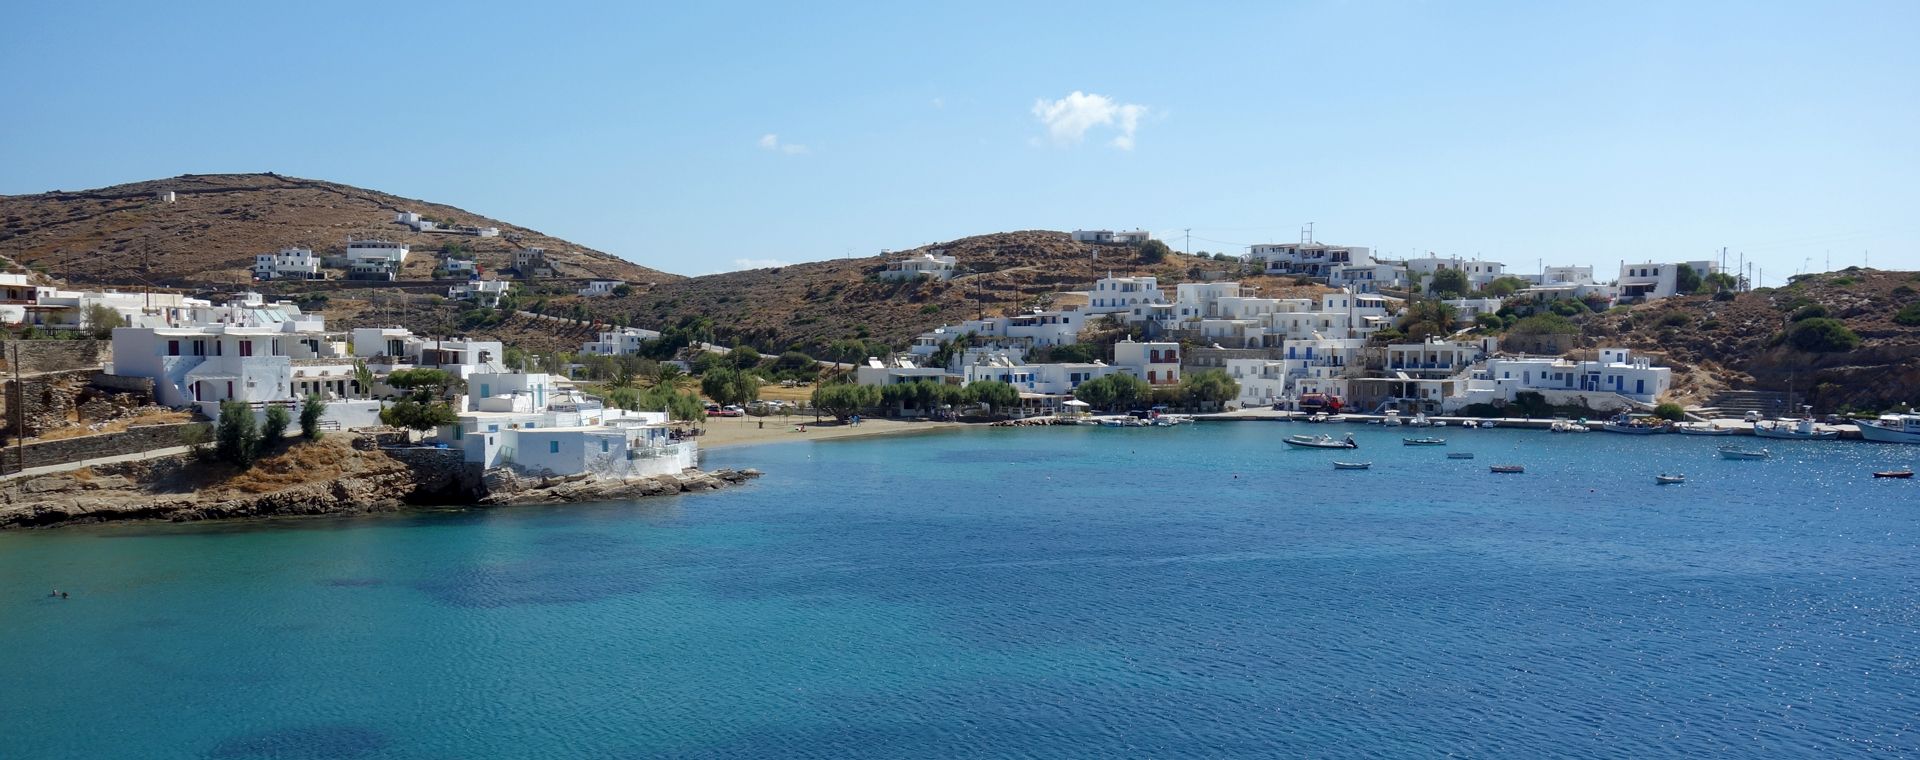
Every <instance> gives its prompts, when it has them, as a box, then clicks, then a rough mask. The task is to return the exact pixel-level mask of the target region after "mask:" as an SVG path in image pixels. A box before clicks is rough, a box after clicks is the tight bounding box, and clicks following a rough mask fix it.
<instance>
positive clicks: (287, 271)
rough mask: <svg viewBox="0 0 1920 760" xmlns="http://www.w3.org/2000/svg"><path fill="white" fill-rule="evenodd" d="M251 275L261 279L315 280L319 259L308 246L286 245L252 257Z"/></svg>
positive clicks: (318, 275) (317, 273) (318, 268)
mask: <svg viewBox="0 0 1920 760" xmlns="http://www.w3.org/2000/svg"><path fill="white" fill-rule="evenodd" d="M253 276H254V277H257V278H259V279H262V280H316V279H319V278H320V259H319V257H317V256H314V255H313V251H312V250H311V249H308V248H297V247H292V246H289V247H286V248H282V249H280V250H279V252H277V253H262V254H259V255H257V256H254V257H253Z"/></svg>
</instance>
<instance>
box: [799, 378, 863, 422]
mask: <svg viewBox="0 0 1920 760" xmlns="http://www.w3.org/2000/svg"><path fill="white" fill-rule="evenodd" d="M812 400H813V408H815V409H818V410H820V411H822V412H825V413H827V414H829V415H832V416H833V418H834V419H838V420H844V419H847V418H848V417H852V416H853V415H856V414H859V413H861V412H863V411H866V410H868V409H871V408H873V407H875V406H878V405H879V404H880V388H879V387H878V386H873V385H857V384H854V383H831V384H828V385H822V386H820V387H818V388H814V389H813V399H812Z"/></svg>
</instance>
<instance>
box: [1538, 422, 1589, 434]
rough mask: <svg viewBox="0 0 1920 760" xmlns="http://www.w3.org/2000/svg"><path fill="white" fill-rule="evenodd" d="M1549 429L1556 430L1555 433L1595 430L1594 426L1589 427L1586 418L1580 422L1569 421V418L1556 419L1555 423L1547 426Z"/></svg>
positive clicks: (1550, 430)
mask: <svg viewBox="0 0 1920 760" xmlns="http://www.w3.org/2000/svg"><path fill="white" fill-rule="evenodd" d="M1547 430H1548V431H1549V432H1554V433H1591V432H1593V428H1590V427H1587V422H1586V420H1581V421H1579V422H1569V421H1567V420H1554V421H1553V424H1551V425H1548V426H1547Z"/></svg>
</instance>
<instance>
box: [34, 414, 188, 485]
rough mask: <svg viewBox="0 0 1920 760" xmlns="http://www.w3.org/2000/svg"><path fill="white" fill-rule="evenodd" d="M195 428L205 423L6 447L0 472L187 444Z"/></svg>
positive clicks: (132, 429) (185, 423)
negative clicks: (188, 437)
mask: <svg viewBox="0 0 1920 760" xmlns="http://www.w3.org/2000/svg"><path fill="white" fill-rule="evenodd" d="M196 427H198V428H204V427H206V425H205V424H203V423H198V422H181V423H176V424H172V425H143V426H140V427H134V428H128V429H127V430H126V431H124V432H119V433H102V434H100V435H88V436H81V437H79V438H65V439H61V440H57V441H40V442H37V443H29V444H27V445H25V446H8V447H6V448H5V449H4V450H0V474H7V473H14V472H19V471H20V469H21V468H22V467H44V466H46V465H52V464H66V463H69V462H79V461H84V460H87V459H98V458H101V457H112V456H121V455H124V454H138V453H140V452H143V451H151V450H153V449H164V448H169V447H173V446H182V445H185V443H186V439H185V438H184V437H182V436H183V434H184V433H185V432H186V431H187V430H188V429H189V428H196Z"/></svg>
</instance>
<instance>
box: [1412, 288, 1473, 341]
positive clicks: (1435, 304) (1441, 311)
mask: <svg viewBox="0 0 1920 760" xmlns="http://www.w3.org/2000/svg"><path fill="white" fill-rule="evenodd" d="M1459 315H1460V310H1459V309H1456V308H1454V307H1453V306H1452V305H1451V304H1448V303H1447V302H1445V301H1442V300H1440V299H1438V298H1426V299H1422V300H1419V301H1414V302H1413V303H1412V304H1411V305H1409V306H1408V307H1407V315H1406V318H1405V319H1403V320H1401V322H1400V331H1401V332H1403V333H1406V335H1407V337H1409V338H1419V339H1424V338H1426V337H1427V336H1429V335H1451V334H1452V333H1453V325H1454V320H1455V319H1456V318H1457V317H1459Z"/></svg>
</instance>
